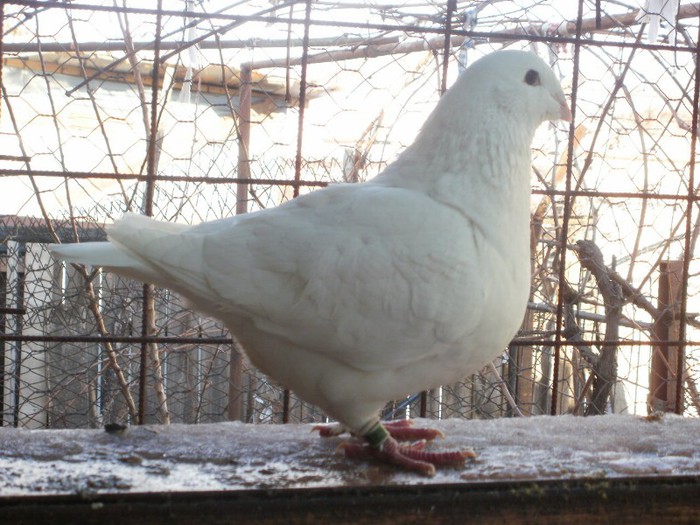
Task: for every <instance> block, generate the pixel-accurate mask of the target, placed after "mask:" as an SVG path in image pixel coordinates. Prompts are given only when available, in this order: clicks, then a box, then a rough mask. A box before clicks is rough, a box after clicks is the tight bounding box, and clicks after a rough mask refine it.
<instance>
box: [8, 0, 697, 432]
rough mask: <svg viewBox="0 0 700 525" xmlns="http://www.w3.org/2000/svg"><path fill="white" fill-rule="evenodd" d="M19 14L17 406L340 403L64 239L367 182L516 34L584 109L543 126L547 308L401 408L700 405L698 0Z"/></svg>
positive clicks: (536, 186) (150, 411)
mask: <svg viewBox="0 0 700 525" xmlns="http://www.w3.org/2000/svg"><path fill="white" fill-rule="evenodd" d="M669 4H674V3H673V2H669ZM0 9H2V19H3V31H2V41H1V46H2V47H1V48H0V53H1V54H2V69H1V70H0V72H1V77H0V78H1V79H2V108H1V113H0V151H1V152H2V153H1V154H0V191H1V193H0V195H2V207H1V209H0V214H1V216H0V239H1V240H2V244H1V245H0V277H1V280H0V329H1V330H2V333H0V405H2V412H1V414H0V417H1V418H2V419H1V424H2V425H15V426H27V427H36V428H40V427H52V428H55V427H82V426H99V425H103V424H105V423H108V422H114V421H119V422H136V423H143V422H160V423H168V422H186V423H198V422H211V421H220V420H228V419H233V420H243V421H247V422H255V423H258V422H260V423H267V422H286V421H305V422H306V421H321V420H323V418H324V415H323V414H322V413H321V412H320V411H318V410H317V409H316V408H315V407H313V406H310V405H307V404H305V403H303V402H301V401H300V400H298V399H297V398H296V397H295V396H294V394H293V393H290V392H287V391H285V390H284V389H283V388H282V387H280V386H279V385H277V384H275V383H274V382H273V381H271V380H270V379H269V378H267V377H265V376H264V375H262V374H260V373H259V372H257V371H256V370H255V369H254V368H253V367H252V366H251V365H250V364H249V363H248V362H247V360H246V358H245V355H244V353H243V351H242V349H241V348H240V347H239V346H238V345H237V343H236V341H235V340H234V339H233V338H232V337H231V335H230V334H229V333H228V332H227V331H226V329H225V328H224V327H223V325H222V324H221V323H219V322H217V321H216V320H212V319H208V318H205V317H202V316H200V315H199V314H197V313H196V312H193V311H191V310H190V309H188V306H187V304H185V303H184V302H183V301H182V300H181V299H180V298H179V297H178V296H177V295H176V294H174V293H172V292H169V291H167V290H161V289H154V288H152V287H150V286H146V287H144V286H143V285H142V284H141V283H136V282H133V281H129V280H126V279H122V278H120V277H117V276H115V275H112V274H109V273H103V272H102V271H100V270H99V269H97V268H90V267H76V266H65V265H62V264H61V263H59V262H57V261H55V260H53V259H52V258H51V257H50V255H49V253H48V251H47V249H46V244H47V243H49V242H76V241H81V242H84V241H90V240H103V239H104V238H105V226H106V225H108V224H109V223H111V222H112V221H113V220H115V219H116V218H118V217H119V216H121V214H122V213H124V212H126V211H136V212H140V213H145V214H147V215H152V216H153V217H155V218H158V219H164V220H168V221H173V222H183V223H198V222H202V221H207V220H213V219H217V218H222V217H228V216H231V215H234V214H238V213H245V212H249V211H255V210H259V209H264V208H268V207H273V206H276V205H278V204H280V203H282V202H285V201H286V200H289V199H292V198H294V197H296V196H298V195H300V194H303V193H306V192H309V191H313V190H314V189H315V188H318V187H323V186H325V185H327V184H329V183H356V182H361V181H364V180H367V179H369V178H371V177H372V176H374V175H376V174H377V173H378V172H379V171H381V169H382V168H383V167H384V166H385V165H386V164H387V163H388V162H390V161H391V160H392V159H393V158H394V157H395V155H396V154H397V153H398V152H400V151H401V150H402V149H403V148H405V147H406V146H407V145H408V144H410V143H411V141H412V139H413V137H414V136H415V134H416V132H417V131H418V129H419V127H420V124H421V123H422V121H423V120H424V119H425V117H426V115H427V113H428V111H429V110H430V109H431V108H432V107H433V105H434V104H435V102H436V101H437V99H438V98H439V96H440V93H441V92H442V91H444V89H445V88H446V87H447V86H449V85H450V84H451V83H452V82H453V81H454V79H455V78H456V76H457V75H459V73H460V72H461V70H462V69H463V68H464V67H465V66H466V65H468V64H469V63H471V62H473V61H474V60H475V59H476V58H478V57H479V56H482V55H483V54H486V53H489V52H490V51H493V50H495V49H500V48H502V47H511V48H521V49H530V50H532V51H534V52H536V53H538V54H539V55H540V56H542V57H543V58H545V59H546V60H547V61H548V62H549V63H550V64H551V65H552V67H553V69H554V70H555V72H556V73H557V75H558V76H559V77H560V79H561V81H562V83H563V84H564V86H565V88H566V89H567V91H568V92H570V93H571V103H572V108H573V110H574V114H575V119H574V122H573V124H572V125H571V126H570V127H568V126H564V125H563V124H556V125H555V124H549V125H547V126H543V127H542V128H541V129H540V130H539V132H538V134H537V136H536V138H535V142H534V144H533V169H532V188H533V198H532V214H531V269H532V291H531V296H530V301H529V306H528V312H527V315H526V317H525V319H524V321H523V325H522V328H521V331H520V333H519V334H518V336H517V337H516V339H515V340H514V341H513V342H512V343H511V345H510V346H509V348H504V354H503V356H502V357H501V358H500V359H499V360H498V361H497V362H496V363H494V366H493V367H487V368H485V369H484V370H483V371H482V372H481V373H479V374H476V375H474V376H472V377H468V378H465V379H464V381H462V382H460V383H458V384H455V385H444V386H443V387H442V388H439V389H435V390H431V391H429V392H424V393H416V395H414V396H411V397H410V398H407V399H400V400H395V401H394V402H392V403H390V404H389V405H387V407H386V409H385V413H384V415H385V416H386V417H406V416H415V415H424V416H429V417H439V418H444V417H467V418H490V417H501V416H513V415H521V414H522V415H536V414H549V413H553V414H559V413H573V414H582V415H583V414H593V413H606V412H614V413H636V414H647V413H648V412H652V411H675V412H677V413H681V414H686V415H698V414H699V413H700V398H699V397H698V390H697V388H698V387H697V383H698V382H699V381H700V363H699V362H698V361H699V360H700V350H699V349H698V347H699V345H700V343H699V342H698V341H700V337H698V332H697V329H698V326H700V324H699V323H700V321H698V320H696V315H697V313H698V312H700V303H699V300H700V296H699V291H700V290H698V287H697V286H696V284H695V283H696V281H697V277H696V275H697V273H698V272H699V271H700V268H699V267H698V258H697V256H696V255H695V248H696V241H697V236H698V233H699V232H700V220H699V218H700V214H698V209H697V200H698V197H697V182H696V180H695V162H696V139H697V125H698V113H697V107H698V76H697V60H698V41H699V39H698V30H699V17H700V4H698V3H690V2H683V3H680V5H678V6H675V5H674V9H671V10H669V9H668V8H666V9H665V10H664V11H663V12H661V13H655V12H645V10H644V9H640V6H638V5H625V4H624V3H621V2H605V1H603V2H599V1H597V2H594V1H584V0H579V1H578V2H568V3H557V5H556V6H555V5H554V3H553V2H541V1H538V0H523V1H498V0H492V1H481V2H462V1H452V0H450V1H448V2H426V1H424V0H413V1H409V2H396V3H393V4H380V3H375V2H366V3H360V4H358V3H352V2H345V1H334V0H317V1H313V2H312V1H310V0H307V1H287V2H276V1H271V2H262V1H261V2H255V1H241V2H226V1H223V0H220V1H213V0H212V1H209V2H201V1H195V0H178V1H175V0H172V1H153V2H141V1H140V2H130V1H126V0H123V1H120V2H111V1H109V2H107V1H104V2H102V1H96V0H92V1H89V2H82V3H80V4H77V3H64V2H59V1H50V0H46V1H31V0H25V1H19V0H18V1H12V0H7V1H5V2H2V3H0Z"/></svg>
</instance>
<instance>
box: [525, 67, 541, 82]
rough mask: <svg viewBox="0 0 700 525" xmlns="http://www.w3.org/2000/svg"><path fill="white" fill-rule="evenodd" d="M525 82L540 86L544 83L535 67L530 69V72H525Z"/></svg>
mask: <svg viewBox="0 0 700 525" xmlns="http://www.w3.org/2000/svg"><path fill="white" fill-rule="evenodd" d="M525 83H526V84H527V85H528V86H539V85H540V84H541V83H542V82H540V74H539V73H538V72H537V71H535V70H534V69H530V70H528V72H527V73H525Z"/></svg>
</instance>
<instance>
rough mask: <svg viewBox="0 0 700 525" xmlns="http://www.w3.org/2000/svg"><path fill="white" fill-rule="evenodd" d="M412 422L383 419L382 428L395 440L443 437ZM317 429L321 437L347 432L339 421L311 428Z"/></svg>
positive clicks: (436, 431) (431, 429)
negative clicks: (417, 426) (416, 426)
mask: <svg viewBox="0 0 700 525" xmlns="http://www.w3.org/2000/svg"><path fill="white" fill-rule="evenodd" d="M413 425H414V422H413V421H412V420H410V419H397V420H395V421H385V422H384V423H383V426H384V428H385V429H386V430H387V431H388V432H389V435H390V436H391V437H393V438H394V439H396V440H397V441H420V440H422V439H427V440H428V441H431V440H433V439H435V438H438V437H439V438H443V437H445V434H443V433H442V432H440V431H439V430H437V429H434V428H415V427H414V426H413ZM311 430H312V431H314V430H318V433H319V435H320V436H321V437H336V436H340V435H341V434H344V433H345V432H348V429H347V428H345V427H344V426H343V425H341V424H340V423H332V424H330V425H315V426H314V427H313V428H312V429H311Z"/></svg>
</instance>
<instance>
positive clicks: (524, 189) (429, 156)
mask: <svg viewBox="0 0 700 525" xmlns="http://www.w3.org/2000/svg"><path fill="white" fill-rule="evenodd" d="M570 118H571V113H570V111H569V108H568V106H567V104H566V102H565V98H564V93H563V92H562V89H561V87H560V85H559V83H558V81H557V80H556V78H555V76H554V74H553V72H552V71H551V69H550V68H549V67H548V66H547V65H546V64H545V63H544V62H543V61H542V60H541V59H539V58H538V57H537V56H535V55H533V54H531V53H526V52H520V51H499V52H495V53H492V54H490V55H488V56H486V57H485V58H482V59H480V60H478V61H477V62H475V63H474V64H473V65H472V66H471V67H469V68H468V69H467V70H466V71H465V73H464V74H462V75H461V76H460V78H459V79H458V80H457V82H456V83H455V85H454V86H453V87H452V88H450V89H449V90H448V91H447V92H446V93H445V94H444V96H443V97H442V98H441V100H440V102H439V103H438V104H437V106H436V108H435V110H434V111H433V113H432V114H431V115H430V117H429V118H428V120H427V121H426V123H425V124H424V126H423V128H422V129H421V131H420V133H419V134H418V136H417V138H416V140H415V142H414V144H413V145H411V146H410V147H409V148H407V149H406V150H405V151H404V152H403V153H402V154H401V155H400V156H399V157H398V158H397V160H396V161H395V162H394V163H393V164H391V165H390V166H388V167H387V168H386V169H385V170H384V172H382V173H381V174H380V175H378V176H377V177H376V178H374V179H373V180H371V181H369V182H366V183H362V184H353V185H334V186H330V187H328V188H326V189H322V190H318V191H315V192H313V193H311V194H308V195H305V196H302V197H299V198H298V199H295V200H292V201H290V202H287V203H285V204H283V205H281V206H279V207H277V208H274V209H269V210H264V211H260V212H255V213H250V214H247V215H242V216H236V217H231V218H227V219H222V220H218V221H213V222H208V223H203V224H200V225H198V226H185V225H176V224H166V223H161V222H156V221H153V220H151V219H148V218H146V217H143V216H139V215H133V214H129V215H126V216H124V218H122V219H121V220H119V221H117V222H116V223H115V224H114V225H113V226H112V227H110V228H109V231H108V233H109V238H110V241H109V242H107V243H83V244H75V245H53V246H52V250H53V252H54V253H55V254H56V255H57V256H58V257H60V258H62V259H65V260H67V261H71V262H77V263H85V264H92V265H101V266H104V267H105V268H106V269H107V270H110V271H114V272H116V273H119V274H122V275H126V276H130V277H133V278H136V279H140V280H143V281H149V282H153V283H155V284H157V285H160V286H163V287H167V288H171V289H173V290H175V291H177V292H180V293H181V294H182V295H184V296H185V297H187V298H188V299H189V300H190V301H191V302H192V304H193V305H194V306H195V307H196V308H197V309H199V310H201V311H202V312H204V313H206V314H209V315H211V316H214V317H217V318H219V319H221V320H223V321H224V322H225V323H226V325H227V326H228V327H229V328H230V330H231V332H232V333H233V334H235V336H236V337H237V338H238V340H239V341H240V342H241V344H242V345H243V347H244V348H245V350H246V352H247V354H248V356H249V358H250V360H251V361H252V362H253V364H255V366H257V367H258V368H259V369H260V370H262V371H263V372H265V373H266V374H268V375H270V376H271V377H273V378H275V379H276V380H278V381H279V382H280V383H282V384H283V385H285V386H287V387H289V388H291V389H293V390H294V391H295V392H296V393H297V394H298V395H299V396H300V397H302V398H303V399H305V400H307V401H309V402H311V403H314V404H316V405H318V406H319V407H321V408H322V409H323V410H324V411H325V412H326V413H328V415H330V416H331V417H332V418H334V419H336V420H338V421H339V422H340V423H342V425H344V426H345V427H346V428H348V429H350V430H351V431H352V432H354V433H355V434H357V435H360V436H366V437H367V438H368V439H369V440H370V442H371V443H372V445H373V446H374V447H375V450H374V452H376V454H378V455H381V454H384V452H386V455H387V456H388V457H387V459H389V460H390V461H397V462H400V463H401V462H403V459H401V458H403V456H404V455H407V456H411V457H413V456H415V455H416V454H413V456H412V454H411V453H410V451H409V452H407V451H406V449H400V450H399V451H398V452H396V451H395V450H394V449H395V447H393V444H394V443H395V442H394V441H393V439H392V438H391V437H387V436H386V432H385V431H383V427H381V426H378V412H379V410H380V409H381V408H382V407H383V406H384V404H385V403H386V402H387V401H389V400H392V399H397V398H401V397H403V396H405V395H407V394H411V393H414V392H417V391H420V390H422V389H426V388H432V387H437V386H439V385H442V384H447V383H450V382H453V381H456V380H458V379H461V378H463V377H465V376H466V375H468V374H470V373H472V372H474V371H475V370H477V369H479V368H481V367H482V366H484V365H485V364H486V363H488V362H489V361H490V360H493V359H494V358H496V357H497V356H498V355H499V354H500V353H501V352H502V351H503V349H504V347H505V345H506V344H507V343H508V342H509V340H510V339H511V338H512V337H513V335H514V334H515V332H516V330H517V328H518V326H519V324H520V322H521V320H522V318H523V314H524V311H525V305H526V300H527V296H528V290H529V206H530V156H531V153H530V143H531V140H532V136H533V134H534V132H535V129H536V128H537V127H538V126H539V124H540V123H542V122H543V121H545V120H555V119H565V120H569V119H570ZM378 436H379V437H378ZM388 444H392V447H389V446H388ZM395 453H396V454H398V455H399V456H400V458H399V459H397V457H396V456H395ZM414 459H415V458H414ZM419 470H420V468H419ZM427 473H430V471H429V469H428V470H427Z"/></svg>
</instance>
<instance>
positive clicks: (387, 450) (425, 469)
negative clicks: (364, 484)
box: [340, 423, 476, 477]
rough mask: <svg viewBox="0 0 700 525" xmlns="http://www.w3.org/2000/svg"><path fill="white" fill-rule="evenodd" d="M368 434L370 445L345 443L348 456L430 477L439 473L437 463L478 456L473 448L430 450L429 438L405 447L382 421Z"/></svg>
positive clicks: (450, 462)
mask: <svg viewBox="0 0 700 525" xmlns="http://www.w3.org/2000/svg"><path fill="white" fill-rule="evenodd" d="M364 437H365V439H366V440H367V443H366V444H357V443H343V444H342V445H341V447H340V448H342V449H343V451H344V452H345V456H346V457H349V458H355V459H368V458H374V459H379V460H382V461H386V462H388V463H392V464H394V465H398V466H399V467H402V468H404V469H406V470H411V471H414V472H418V473H420V474H422V475H424V476H428V477H432V476H434V475H435V467H436V466H455V465H461V464H463V463H464V462H465V461H466V460H467V459H475V458H476V455H475V454H474V452H471V451H453V452H426V451H425V450H424V448H425V441H419V442H418V443H415V444H413V445H408V446H401V445H399V443H398V442H397V441H396V439H395V438H393V437H392V436H391V435H390V431H389V430H388V429H387V428H384V425H382V424H381V423H378V424H377V425H376V426H375V427H374V428H373V429H372V430H371V431H369V432H368V433H367V434H365V436H364Z"/></svg>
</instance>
